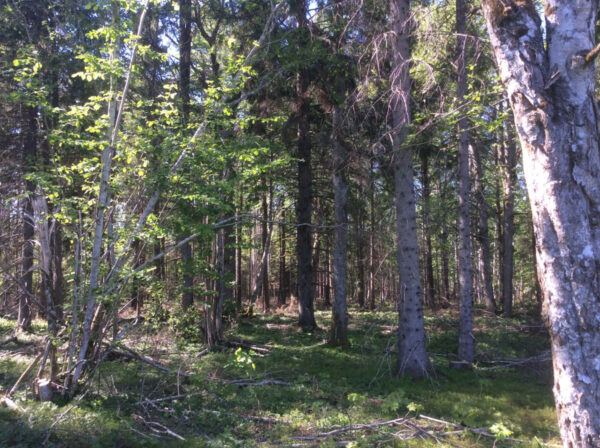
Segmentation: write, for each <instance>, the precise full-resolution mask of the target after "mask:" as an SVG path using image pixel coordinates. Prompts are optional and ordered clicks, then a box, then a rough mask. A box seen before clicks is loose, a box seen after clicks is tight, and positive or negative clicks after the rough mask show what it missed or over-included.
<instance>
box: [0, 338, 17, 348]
mask: <svg viewBox="0 0 600 448" xmlns="http://www.w3.org/2000/svg"><path fill="white" fill-rule="evenodd" d="M11 342H14V343H15V344H18V343H19V340H18V339H17V337H16V336H12V337H11V338H9V339H7V340H6V341H4V342H0V347H4V346H5V345H8V344H10V343H11Z"/></svg>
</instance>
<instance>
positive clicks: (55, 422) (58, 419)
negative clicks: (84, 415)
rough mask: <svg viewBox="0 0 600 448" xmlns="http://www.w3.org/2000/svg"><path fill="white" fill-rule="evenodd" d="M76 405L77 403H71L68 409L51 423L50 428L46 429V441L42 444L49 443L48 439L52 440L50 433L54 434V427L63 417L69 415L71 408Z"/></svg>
mask: <svg viewBox="0 0 600 448" xmlns="http://www.w3.org/2000/svg"><path fill="white" fill-rule="evenodd" d="M74 407H75V405H71V406H69V407H68V408H67V410H66V411H64V412H62V413H61V414H60V415H59V416H58V417H56V420H54V422H53V423H52V424H51V425H50V427H49V428H48V430H47V431H46V437H44V441H43V442H42V446H45V445H46V444H47V443H48V440H50V434H52V429H53V428H54V427H55V426H56V425H57V424H58V422H60V421H61V420H62V419H63V417H64V416H65V415H67V414H68V413H69V412H70V411H71V409H73V408H74Z"/></svg>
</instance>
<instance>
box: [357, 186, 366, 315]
mask: <svg viewBox="0 0 600 448" xmlns="http://www.w3.org/2000/svg"><path fill="white" fill-rule="evenodd" d="M361 196H362V192H361ZM356 244H357V248H356V258H357V259H356V263H357V265H358V266H357V268H358V306H359V307H360V309H361V310H362V309H364V308H365V241H364V231H363V213H362V209H361V208H359V209H358V210H357V212H356Z"/></svg>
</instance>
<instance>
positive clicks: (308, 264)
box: [293, 0, 317, 331]
mask: <svg viewBox="0 0 600 448" xmlns="http://www.w3.org/2000/svg"><path fill="white" fill-rule="evenodd" d="M293 4H294V5H293V6H294V14H295V17H296V23H297V26H298V28H299V32H300V33H301V35H302V38H301V39H300V41H299V43H298V47H299V50H300V49H302V47H303V46H305V45H306V42H304V41H305V40H307V39H308V38H309V36H308V20H307V18H306V16H307V5H306V0H297V1H295V2H293ZM309 84H310V81H309V70H308V68H307V67H305V66H300V67H299V68H298V73H297V75H296V105H297V114H298V148H297V151H298V152H297V157H298V200H297V201H296V220H297V221H298V224H299V225H298V227H297V236H296V257H297V259H298V314H299V316H298V325H299V326H300V327H301V328H302V329H303V330H304V331H311V330H313V329H314V328H316V327H317V323H316V322H315V312H314V296H313V267H312V260H311V250H312V244H311V241H312V238H311V226H310V224H311V217H312V202H313V194H312V168H311V141H310V122H309V112H310V97H309V91H308V88H309Z"/></svg>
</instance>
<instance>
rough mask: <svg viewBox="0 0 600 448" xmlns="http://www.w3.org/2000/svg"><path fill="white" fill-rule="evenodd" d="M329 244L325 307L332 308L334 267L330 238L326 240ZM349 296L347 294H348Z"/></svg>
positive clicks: (327, 247)
mask: <svg viewBox="0 0 600 448" xmlns="http://www.w3.org/2000/svg"><path fill="white" fill-rule="evenodd" d="M326 242H327V244H326V247H325V266H326V268H325V269H326V272H325V306H327V307H330V306H331V274H332V271H333V268H332V265H331V243H330V239H329V237H328V238H327V240H326ZM347 252H348V251H347V249H346V264H347V263H348V260H347V258H348V255H347ZM346 295H347V293H346Z"/></svg>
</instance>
